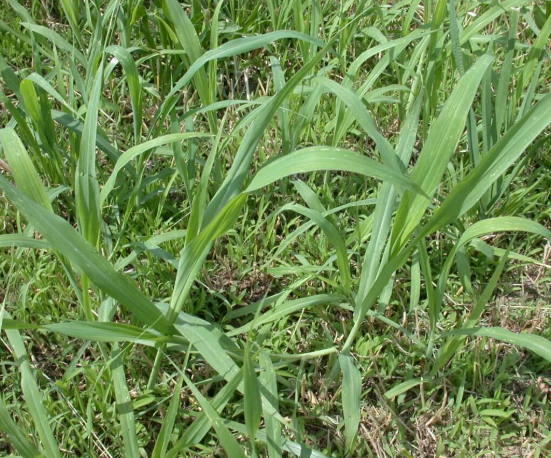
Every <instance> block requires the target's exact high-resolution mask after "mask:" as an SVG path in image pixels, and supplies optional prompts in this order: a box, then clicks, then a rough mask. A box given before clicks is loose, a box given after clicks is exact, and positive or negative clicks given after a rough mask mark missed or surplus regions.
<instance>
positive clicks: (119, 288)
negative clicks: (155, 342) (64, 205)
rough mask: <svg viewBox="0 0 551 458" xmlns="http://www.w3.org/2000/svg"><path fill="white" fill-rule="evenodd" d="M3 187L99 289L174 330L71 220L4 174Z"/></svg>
mask: <svg viewBox="0 0 551 458" xmlns="http://www.w3.org/2000/svg"><path fill="white" fill-rule="evenodd" d="M0 188H1V189H2V190H3V191H4V193H5V195H6V197H7V198H8V199H9V200H10V201H11V202H12V204H13V205H14V206H15V207H16V208H17V209H18V210H19V211H20V212H21V213H22V214H23V216H25V218H27V220H28V221H29V223H31V224H32V226H34V227H35V228H36V229H37V230H38V231H39V232H40V233H41V234H42V236H43V237H44V239H45V240H46V241H47V242H49V243H50V244H51V245H52V247H53V248H55V249H57V250H58V251H59V252H60V253H62V254H63V255H64V256H65V257H66V258H67V259H69V260H70V261H71V262H72V263H73V264H75V265H76V266H77V267H78V268H79V269H80V270H81V271H82V272H83V273H85V274H86V275H87V276H88V278H90V280H91V281H92V282H93V283H94V284H95V285H96V286H97V287H98V288H100V289H101V290H102V291H104V292H105V293H107V294H109V295H110V296H111V297H112V298H113V299H115V300H117V301H118V302H120V303H121V304H122V305H123V306H125V307H126V308H127V309H128V310H130V311H132V312H133V313H135V314H136V316H137V317H138V318H139V319H140V320H142V321H143V322H144V323H145V324H147V325H148V326H150V327H152V328H154V329H156V330H157V331H159V332H160V333H161V334H163V335H172V334H173V333H174V331H175V330H174V328H173V326H172V325H171V324H170V323H169V322H168V321H167V320H166V318H165V317H164V316H163V315H162V314H161V312H160V311H159V310H158V309H157V307H155V305H154V304H153V303H152V302H151V301H150V300H149V299H147V298H146V297H145V296H144V295H143V293H142V292H141V291H140V290H139V289H138V288H137V287H136V286H135V285H134V284H133V283H132V282H131V281H130V280H129V279H128V278H127V277H126V276H124V275H122V274H120V273H119V272H117V271H115V269H114V268H113V266H112V265H111V264H110V263H109V262H108V261H107V260H106V259H105V258H104V257H103V256H102V255H101V254H99V253H98V252H97V251H96V250H95V249H94V247H92V245H90V244H89V243H88V242H87V241H86V239H84V238H83V237H82V236H81V235H80V234H79V233H78V232H77V231H76V230H75V229H74V228H73V227H72V226H71V225H70V224H69V223H68V222H67V221H65V220H64V219H62V218H60V217H59V216H56V215H54V214H53V213H51V212H49V211H48V210H46V209H44V208H43V207H41V206H40V205H38V204H36V203H35V202H33V201H32V200H31V199H30V198H29V197H27V195H26V194H24V193H23V192H21V191H19V190H17V189H16V188H14V187H13V185H12V184H11V183H10V182H9V181H8V180H6V178H4V177H3V176H2V175H1V174H0Z"/></svg>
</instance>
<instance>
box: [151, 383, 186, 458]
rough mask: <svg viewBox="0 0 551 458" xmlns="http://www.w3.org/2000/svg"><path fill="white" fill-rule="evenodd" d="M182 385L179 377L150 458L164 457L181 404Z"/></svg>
mask: <svg viewBox="0 0 551 458" xmlns="http://www.w3.org/2000/svg"><path fill="white" fill-rule="evenodd" d="M183 384H184V377H183V376H182V375H180V377H179V378H178V382H177V383H176V386H175V387H174V392H173V393H172V397H171V398H170V404H169V406H168V411H167V413H166V415H165V417H164V418H163V425H162V426H161V431H159V435H158V436H157V438H156V440H155V447H154V448H153V452H152V453H151V458H162V457H165V456H166V449H167V448H168V445H169V443H170V436H171V435H172V431H173V429H174V423H175V421H176V416H177V414H178V407H179V406H180V404H181V402H182V401H181V397H180V395H181V392H182V385H183Z"/></svg>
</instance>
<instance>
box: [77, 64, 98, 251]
mask: <svg viewBox="0 0 551 458" xmlns="http://www.w3.org/2000/svg"><path fill="white" fill-rule="evenodd" d="M102 85H103V63H102V64H100V66H99V68H98V71H97V73H96V75H95V77H94V84H93V86H92V90H91V91H90V99H89V100H88V110H87V112H86V119H85V121H84V129H83V131H82V139H81V142H80V150H79V157H78V165H77V170H76V177H75V196H76V204H77V205H76V206H77V218H78V222H79V226H80V230H81V233H82V234H83V235H84V238H85V239H86V240H88V242H90V243H91V244H92V245H93V246H95V245H96V244H97V243H98V238H99V234H100V230H101V206H100V202H99V184H98V180H97V178H96V136H97V126H98V112H99V102H100V98H101V89H102Z"/></svg>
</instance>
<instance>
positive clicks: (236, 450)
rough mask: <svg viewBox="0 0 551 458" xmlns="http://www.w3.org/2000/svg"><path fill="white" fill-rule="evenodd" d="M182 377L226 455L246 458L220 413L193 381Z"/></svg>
mask: <svg viewBox="0 0 551 458" xmlns="http://www.w3.org/2000/svg"><path fill="white" fill-rule="evenodd" d="M182 377H184V381H185V382H186V385H187V386H188V388H189V389H190V390H191V392H192V393H193V396H195V399H197V402H199V405H200V406H201V408H202V409H203V411H204V412H205V414H206V416H207V418H208V419H209V422H210V424H211V425H212V427H213V428H214V430H215V431H216V435H217V437H218V440H219V441H220V444H221V445H222V447H224V450H225V451H226V453H227V455H228V456H231V457H232V458H246V455H245V453H244V452H243V449H242V448H241V446H240V445H239V443H238V442H237V440H236V439H235V437H233V435H232V433H230V430H229V429H228V427H227V426H226V425H225V424H224V421H223V420H222V418H220V415H218V412H216V409H214V408H213V407H212V405H211V403H210V402H209V401H208V400H207V399H206V398H205V397H204V396H203V395H202V394H201V392H200V391H199V390H198V389H197V387H196V386H195V385H194V384H193V382H192V381H191V380H190V379H189V378H188V377H186V376H185V374H182Z"/></svg>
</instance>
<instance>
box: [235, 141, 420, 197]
mask: <svg viewBox="0 0 551 458" xmlns="http://www.w3.org/2000/svg"><path fill="white" fill-rule="evenodd" d="M320 170H334V171H340V172H350V173H359V174H361V175H365V176H368V177H373V178H377V179H379V180H383V181H387V182H389V183H392V184H395V185H398V186H401V187H403V188H406V189H409V190H411V192H412V193H416V192H418V190H419V188H418V187H417V186H416V185H415V184H414V183H412V181H411V180H410V179H409V178H407V177H405V176H404V175H402V174H401V173H400V171H396V170H394V169H392V168H390V167H388V166H386V165H383V164H380V163H379V162H377V161H375V160H373V159H370V158H368V157H366V156H364V155H362V154H360V153H356V152H355V151H350V150H346V149H343V148H336V147H331V146H312V147H309V148H303V149H300V150H298V151H294V152H293V153H291V154H288V155H287V156H282V157H279V158H277V159H276V160H274V161H272V162H270V163H268V164H267V165H265V166H264V167H263V168H262V169H260V170H259V171H258V172H257V173H256V174H255V176H254V177H253V179H252V180H251V182H250V183H249V186H248V187H247V189H246V191H245V192H252V191H256V190H257V189H260V188H262V187H264V186H267V185H269V184H271V183H273V182H275V181H277V180H281V179H282V178H285V177H288V176H291V175H295V174H299V173H308V172H316V171H320ZM424 199H425V200H426V198H424Z"/></svg>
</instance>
